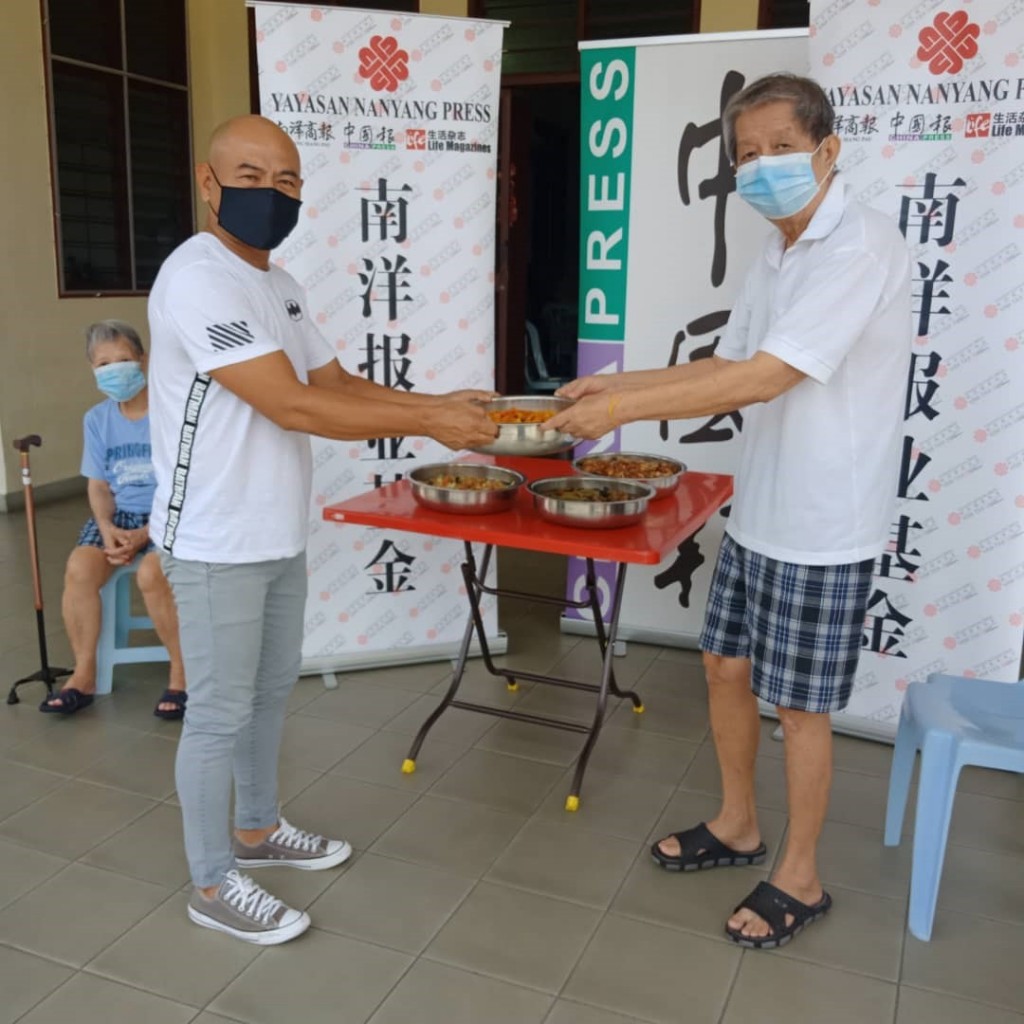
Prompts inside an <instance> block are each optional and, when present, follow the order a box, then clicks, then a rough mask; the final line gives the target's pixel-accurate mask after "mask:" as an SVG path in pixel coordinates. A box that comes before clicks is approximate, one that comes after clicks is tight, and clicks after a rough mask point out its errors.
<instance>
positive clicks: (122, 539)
mask: <svg viewBox="0 0 1024 1024" xmlns="http://www.w3.org/2000/svg"><path fill="white" fill-rule="evenodd" d="M86 356H87V357H88V359H89V362H90V364H91V365H92V369H93V373H94V374H95V376H96V384H97V387H99V389H100V391H102V392H103V394H105V395H106V396H107V400H106V401H104V402H101V403H100V404H99V405H95V406H93V407H92V408H91V409H90V410H89V411H88V412H87V413H86V414H85V421H84V433H85V446H84V451H83V455H82V475H83V476H84V477H87V478H88V481H89V485H88V494H89V508H90V509H91V510H92V518H90V519H89V520H88V521H87V522H86V524H85V526H83V527H82V532H81V533H80V534H79V536H78V544H77V546H76V547H75V549H74V551H72V552H71V557H70V558H69V559H68V564H67V571H66V573H65V576H64V598H63V602H62V610H63V613H64V626H65V628H66V630H67V634H68V639H69V641H70V642H71V649H72V651H73V652H74V655H75V670H74V672H73V673H72V675H71V676H70V677H69V678H68V680H67V682H66V683H65V685H64V687H63V689H62V690H61V691H60V692H59V693H55V694H54V695H53V696H52V697H50V698H48V699H47V700H44V701H43V703H42V704H40V706H39V710H40V711H44V712H48V713H50V714H60V715H73V714H75V713H76V712H78V711H81V710H82V708H86V707H88V706H89V705H90V704H91V703H92V702H93V699H94V694H95V691H96V643H97V641H98V639H99V635H100V618H101V603H100V589H101V588H102V587H103V585H104V584H105V583H106V582H107V580H109V579H110V576H111V574H112V573H113V572H114V570H115V569H116V568H118V566H122V565H129V564H131V562H132V561H133V560H134V559H135V557H136V556H137V555H138V554H139V553H142V558H141V560H140V561H139V567H138V571H137V573H136V582H137V583H138V585H139V590H140V591H141V592H142V597H143V600H144V601H145V603H146V610H147V611H148V612H149V616H150V618H151V619H152V620H153V626H154V628H155V629H156V632H157V634H158V636H159V637H160V641H161V643H162V644H163V645H164V646H165V647H166V648H167V653H168V655H169V656H170V663H171V664H170V680H169V684H168V687H167V689H166V690H165V692H164V694H163V695H162V696H161V698H160V700H159V702H158V703H157V706H156V708H155V710H154V712H153V713H154V714H155V715H157V716H158V717H159V718H170V719H176V718H181V717H182V716H183V715H184V713H185V701H186V700H187V695H186V693H185V672H184V668H183V667H182V662H181V649H180V647H179V645H178V615H177V611H176V609H175V606H174V597H173V595H172V594H171V588H170V587H169V586H168V584H167V580H166V579H164V575H163V572H162V570H161V568H160V560H159V558H158V556H157V554H156V552H155V551H154V550H153V545H152V543H151V542H150V540H149V527H148V525H147V524H148V522H149V513H150V509H151V508H152V505H153V492H154V490H155V488H156V478H155V476H154V475H153V462H152V457H151V455H150V443H149V396H148V392H147V389H146V375H145V368H146V353H145V350H144V349H143V347H142V342H141V340H140V339H139V335H138V333H137V332H136V331H135V329H134V328H133V327H131V326H130V325H129V324H126V323H121V322H120V321H117V320H104V321H102V322H100V323H96V324H92V325H91V326H90V327H89V328H88V330H87V331H86Z"/></svg>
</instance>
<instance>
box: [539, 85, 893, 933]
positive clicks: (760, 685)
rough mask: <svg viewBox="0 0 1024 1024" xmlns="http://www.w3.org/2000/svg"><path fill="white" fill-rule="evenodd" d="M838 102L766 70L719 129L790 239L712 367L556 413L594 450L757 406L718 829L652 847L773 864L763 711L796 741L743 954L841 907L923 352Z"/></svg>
mask: <svg viewBox="0 0 1024 1024" xmlns="http://www.w3.org/2000/svg"><path fill="white" fill-rule="evenodd" d="M833 123H834V115H833V111H832V108H831V105H830V104H829V102H828V98H827V97H826V96H825V94H824V92H823V91H822V89H821V88H820V86H818V85H817V83H815V82H813V81H811V80H810V79H807V78H800V77H798V76H795V75H784V74H780V75H770V76H768V77H766V78H763V79H760V80H759V81H757V82H754V83H752V84H751V85H749V86H748V87H747V88H746V89H744V90H742V91H741V92H740V93H738V94H737V95H736V96H735V97H734V98H733V99H732V100H731V101H730V103H729V105H728V107H727V108H726V111H725V113H724V115H723V127H724V135H725V142H726V146H727V149H728V152H729V157H730V159H731V160H732V162H733V166H734V167H735V168H736V190H737V192H738V193H739V194H740V196H741V197H742V198H743V199H745V200H746V201H747V202H748V203H750V205H751V206H753V207H754V209H756V210H757V211H758V212H759V213H761V214H763V215H764V216H765V217H766V218H768V219H769V220H770V221H771V222H772V224H774V226H775V227H776V228H777V229H778V230H777V231H775V232H773V233H772V236H771V237H770V238H769V239H768V242H767V244H766V246H765V248H764V250H763V252H762V253H761V255H760V256H759V257H758V258H757V259H755V261H754V265H753V267H752V268H751V270H750V272H749V274H748V276H747V279H746V281H745V283H744V286H743V290H742V292H741V294H740V296H739V299H738V301H737V302H736V305H735V306H734V308H733V310H732V314H731V316H730V318H729V324H728V327H727V328H726V330H725V333H724V336H723V337H722V340H721V342H720V344H719V346H718V348H717V351H716V353H715V354H714V355H713V356H712V357H711V358H709V359H704V360H701V361H699V362H694V363H690V364H688V365H685V366H674V367H670V368H668V369H664V370H651V371H641V372H638V373H625V374H617V375H610V376H602V377H585V378H582V379H580V380H578V381H574V382H573V383H572V384H570V385H568V386H567V387H565V388H563V389H562V393H563V394H565V395H568V396H569V397H573V398H578V399H579V401H578V402H577V403H576V405H574V406H573V407H572V408H571V409H568V410H566V411H565V412H562V413H559V414H558V415H557V416H555V417H554V418H553V419H552V420H550V421H549V423H548V426H549V427H550V428H552V429H560V430H566V431H568V432H569V433H571V434H573V435H575V436H576V437H599V436H601V435H602V434H605V433H607V432H608V431H609V430H611V429H613V428H614V427H617V426H621V425H622V424H624V423H629V422H632V421H634V420H663V419H688V418H692V417H703V416H709V415H714V414H718V413H727V412H731V411H733V410H735V409H743V410H744V424H743V435H742V447H741V454H740V465H739V470H738V471H737V473H736V481H735V499H734V501H733V505H732V512H731V515H730V517H729V523H728V526H727V527H726V536H725V538H724V539H723V542H722V547H721V550H720V552H719V558H718V564H717V565H716V568H715V574H714V578H713V580H712V584H711V593H710V595H709V597H708V609H707V615H706V619H705V624H704V630H703V632H702V634H701V639H700V646H701V650H702V651H703V652H704V666H705V671H706V674H707V681H708V700H709V709H710V718H711V730H712V734H713V736H714V740H715V749H716V752H717V754H718V761H719V767H720V769H721V774H722V805H721V808H720V810H719V813H718V814H717V815H716V817H715V818H713V819H711V820H710V821H708V822H701V823H700V824H699V825H697V826H695V827H692V828H688V829H684V830H683V831H680V832H675V833H673V834H672V835H670V836H668V837H666V838H665V839H662V840H661V841H660V842H657V843H655V844H654V846H653V847H652V850H651V852H652V855H653V856H654V859H655V860H656V861H657V863H658V864H660V865H661V866H662V867H665V868H667V869H669V870H673V871H697V870H700V869H705V868H714V867H725V866H733V865H747V864H760V863H762V862H763V861H764V860H765V857H766V855H767V851H766V849H765V845H764V843H763V842H762V841H761V831H760V828H759V825H758V821H757V811H756V800H755V792H754V765H755V757H756V755H757V746H758V739H759V735H760V728H759V719H758V700H757V699H758V698H760V699H761V700H764V701H765V702H767V703H768V704H771V705H774V706H775V708H776V709H777V711H778V715H779V719H780V720H781V722H782V726H783V733H784V737H785V749H786V783H787V792H788V801H789V830H788V832H787V839H786V847H785V850H784V851H783V854H782V856H781V857H780V858H779V860H778V861H777V864H776V867H775V870H774V872H773V873H772V878H771V881H770V882H761V883H759V884H758V885H757V886H756V887H755V888H754V890H753V891H752V892H751V893H750V894H749V895H748V896H747V897H746V898H745V899H743V900H742V901H741V902H740V904H739V906H737V907H736V909H735V911H734V912H733V914H732V916H731V917H730V918H729V920H728V922H727V924H726V932H727V934H728V935H729V937H730V938H731V939H732V940H733V941H734V942H737V943H739V944H740V945H741V946H746V947H749V948H756V949H771V948H775V947H777V946H781V945H784V944H785V943H786V942H788V941H789V940H790V939H791V938H792V937H793V936H794V935H795V934H796V933H797V932H799V931H800V930H801V929H803V928H804V927H805V926H806V925H808V924H810V923H812V922H814V921H816V920H818V919H819V918H821V917H822V916H824V915H825V914H826V913H827V912H828V910H829V909H830V907H831V905H832V900H831V897H830V896H829V894H828V893H826V892H825V891H824V890H823V889H822V886H821V880H820V878H819V875H818V868H817V843H818V836H819V834H820V832H821V828H822V825H823V823H824V819H825V811H826V808H827V806H828V797H829V789H830V785H831V778H832V733H831V723H830V719H829V713H830V712H831V711H836V710H840V709H841V708H844V707H845V706H846V704H847V702H848V701H849V698H850V693H851V690H852V687H853V679H854V675H855V673H856V669H857V661H858V657H859V655H860V649H861V638H862V632H863V626H864V619H865V615H866V611H867V604H868V598H869V594H870V588H871V579H872V570H873V566H874V560H875V558H876V557H877V556H878V555H880V554H881V553H882V551H883V550H884V549H885V546H886V543H887V541H888V539H889V527H890V524H891V522H892V517H893V514H894V511H895V504H896V490H897V479H898V470H899V457H900V442H901V439H902V434H903V431H902V421H903V402H904V394H905V390H906V382H907V373H908V371H909V366H910V355H911V344H912V340H913V329H912V317H911V290H910V258H909V254H908V251H907V246H906V244H905V242H904V239H903V237H902V236H901V235H900V233H899V231H898V229H897V227H896V225H895V223H894V222H893V221H892V220H891V219H890V218H887V217H885V216H884V215H882V214H881V213H879V212H877V211H876V210H872V209H870V208H868V207H866V206H863V205H861V204H860V203H858V202H856V201H855V200H854V199H853V197H852V196H851V195H850V194H849V192H848V191H847V190H846V189H845V188H844V186H843V184H842V182H841V181H839V180H838V179H837V178H836V177H835V176H834V173H833V172H834V171H835V168H836V160H837V158H838V156H839V148H840V142H839V139H838V138H837V137H836V136H835V135H833V134H832V125H833Z"/></svg>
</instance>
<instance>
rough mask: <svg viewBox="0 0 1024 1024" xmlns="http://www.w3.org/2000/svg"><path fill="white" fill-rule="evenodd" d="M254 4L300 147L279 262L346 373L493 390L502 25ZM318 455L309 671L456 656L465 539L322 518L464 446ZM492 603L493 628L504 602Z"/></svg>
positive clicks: (274, 90)
mask: <svg viewBox="0 0 1024 1024" xmlns="http://www.w3.org/2000/svg"><path fill="white" fill-rule="evenodd" d="M249 6H251V7H253V8H254V10H255V21H256V52H257V60H258V66H259V96H260V112H261V113H262V114H263V115H264V116H266V117H268V118H270V119H271V120H273V121H275V122H276V123H277V124H278V125H280V126H281V127H282V128H283V129H284V130H285V131H286V132H287V133H288V134H289V135H290V136H291V138H292V139H293V140H294V141H295V144H296V145H297V146H298V148H299V153H300V155H301V157H302V175H303V178H304V183H303V191H302V199H303V207H302V213H301V216H300V220H299V225H298V227H296V229H295V230H294V231H293V232H292V234H291V235H290V236H289V237H288V239H287V240H286V241H285V242H284V244H283V245H282V246H281V247H280V249H278V250H276V251H275V252H274V254H273V259H274V260H275V262H277V263H278V264H279V265H280V266H282V267H284V268H285V269H287V270H288V271H289V272H290V273H291V274H293V275H294V276H295V277H296V278H297V280H298V281H299V282H300V283H301V284H302V286H303V287H304V288H305V289H306V291H307V294H308V296H309V309H310V310H311V311H312V314H311V315H313V316H314V317H315V319H316V323H317V325H318V327H319V328H320V331H321V332H322V333H323V335H324V337H325V338H326V339H327V340H328V341H329V342H330V343H331V344H332V345H333V346H334V348H335V349H336V351H337V353H338V358H339V360H340V361H341V363H342V365H343V366H344V367H345V369H347V370H348V371H349V372H351V373H356V374H361V375H363V376H365V377H367V378H368V379H370V380H372V381H375V382H377V383H379V384H382V385H384V386H385V387H389V388H394V389H400V390H403V391H406V392H413V393H417V394H419V393H432V392H447V391H453V390H457V389H460V388H491V387H492V386H493V382H494V241H495V182H496V151H497V129H498V107H499V102H498V101H499V82H500V76H501V49H502V34H503V25H502V24H501V23H497V22H492V21H475V20H469V19H452V18H438V17H429V16H419V15H408V14H394V13H387V12H378V11H363V10H351V9H332V8H323V7H319V6H311V5H303V4H279V3H262V2H258V0H256V2H250V3H249ZM313 448H314V464H315V470H314V481H313V501H312V507H311V510H310V529H311V536H310V543H309V576H310V593H309V601H308V604H307V608H306V628H305V641H304V645H303V669H304V671H306V672H328V671H331V670H333V669H336V668H349V667H360V666H362V665H367V664H381V663H383V662H387V661H417V660H426V659H428V658H443V657H446V656H448V655H450V654H451V653H453V652H454V649H455V646H456V644H457V641H458V640H459V638H460V637H461V635H462V632H463V629H464V626H465V622H466V616H467V614H468V608H467V603H466V600H465V597H464V595H463V593H462V581H461V576H460V573H459V565H460V563H461V561H462V559H463V546H462V545H461V544H460V543H458V542H456V541H451V540H442V539H434V538H428V537H420V536H417V535H414V534H409V533H401V532H397V531H395V532H392V531H386V530H376V529H370V528H365V529H364V528H356V527H344V528H342V527H339V526H337V525H336V524H331V523H326V522H324V521H323V519H322V517H321V514H322V510H323V507H324V506H325V505H327V504H334V503H336V502H339V501H342V500H344V499H346V498H349V497H352V496H354V495H356V494H359V493H360V492H363V491H366V490H367V489H368V488H371V487H374V486H379V485H380V484H381V483H386V482H390V481H393V480H395V479H400V478H401V477H402V476H403V475H404V474H405V473H406V472H408V470H409V469H410V468H413V467H415V466H416V465H418V464H422V463H424V462H430V461H448V460H450V459H451V458H452V454H451V453H450V452H449V451H448V450H447V449H445V448H444V447H443V446H441V445H440V444H437V443H436V442H433V441H431V440H429V439H426V438H411V437H409V438H405V437H402V438H389V439H373V440H370V441H368V442H345V443H340V442H328V441H324V440H320V439H314V442H313ZM483 607H484V609H485V625H486V629H487V633H488V635H489V636H496V635H497V610H496V604H495V601H494V599H493V598H486V599H485V600H484V602H483Z"/></svg>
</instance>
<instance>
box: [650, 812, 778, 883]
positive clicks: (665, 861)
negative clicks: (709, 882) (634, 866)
mask: <svg viewBox="0 0 1024 1024" xmlns="http://www.w3.org/2000/svg"><path fill="white" fill-rule="evenodd" d="M673 837H674V838H675V839H677V840H678V841H679V856H678V857H670V856H669V855H668V854H667V853H665V852H664V851H663V850H661V848H660V847H659V845H658V844H659V843H663V842H664V841H665V840H664V839H659V840H658V842H657V843H655V844H654V845H653V846H652V847H651V856H652V857H653V858H654V859H655V861H656V862H657V863H658V864H660V865H661V866H662V867H663V868H665V869H666V870H667V871H703V870H704V869H705V868H732V867H746V866H747V865H748V864H760V863H762V862H763V861H764V859H765V857H766V856H767V855H768V849H767V847H766V846H765V845H764V843H761V845H760V846H758V848H757V849H756V850H747V851H744V850H734V849H733V848H732V847H731V846H726V845H725V843H723V842H722V841H721V840H720V839H719V838H718V837H717V836H716V835H715V834H714V833H713V832H712V831H711V830H710V829H709V828H708V827H707V825H705V824H704V822H703V821H702V822H701V823H700V824H699V825H697V826H695V827H694V828H691V829H687V830H686V831H685V832H673V833H672V834H671V835H670V836H666V837H665V839H671V838H673Z"/></svg>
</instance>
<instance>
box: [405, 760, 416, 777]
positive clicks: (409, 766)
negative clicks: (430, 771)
mask: <svg viewBox="0 0 1024 1024" xmlns="http://www.w3.org/2000/svg"><path fill="white" fill-rule="evenodd" d="M414 771H416V762H415V761H414V760H413V759H412V758H411V757H407V758H406V759H405V760H404V761H403V762H402V774H403V775H412V773H413V772H414Z"/></svg>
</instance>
